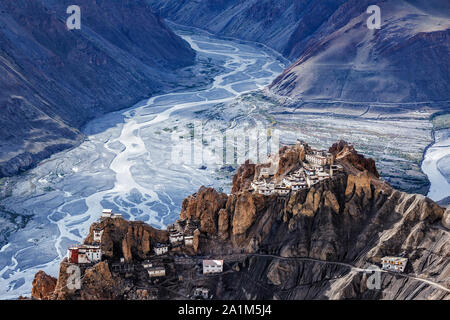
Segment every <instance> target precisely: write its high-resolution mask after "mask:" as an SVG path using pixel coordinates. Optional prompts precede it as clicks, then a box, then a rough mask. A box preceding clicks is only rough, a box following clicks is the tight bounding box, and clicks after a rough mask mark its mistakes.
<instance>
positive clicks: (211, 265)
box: [203, 260, 223, 274]
mask: <svg viewBox="0 0 450 320" xmlns="http://www.w3.org/2000/svg"><path fill="white" fill-rule="evenodd" d="M222 271H223V260H203V274H209V273H221V272H222Z"/></svg>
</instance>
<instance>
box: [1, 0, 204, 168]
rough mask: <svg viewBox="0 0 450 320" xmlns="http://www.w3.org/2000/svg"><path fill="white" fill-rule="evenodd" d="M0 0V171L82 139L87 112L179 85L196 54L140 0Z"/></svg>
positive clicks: (89, 115)
mask: <svg viewBox="0 0 450 320" xmlns="http://www.w3.org/2000/svg"><path fill="white" fill-rule="evenodd" d="M71 4H73V3H72V2H71V1H68V0H67V1H66V0H64V1H56V0H46V1H44V0H5V1H1V3H0V25H1V28H0V44H1V45H0V88H1V92H0V110H1V113H0V150H1V151H0V177H2V176H8V175H12V174H15V173H17V172H19V171H21V170H24V169H27V168H29V167H31V166H33V165H34V164H35V163H36V162H37V161H39V160H41V159H43V158H46V157H48V156H49V155H51V154H52V153H54V152H57V151H60V150H62V149H64V148H68V147H70V146H73V145H75V144H77V143H79V142H80V141H82V140H83V137H82V135H81V134H80V132H79V129H80V128H81V127H82V125H83V124H85V123H86V121H88V120H89V119H92V118H93V117H95V116H98V115H101V114H103V113H105V112H109V111H114V110H118V109H120V108H124V107H127V106H131V105H132V104H134V103H136V102H138V101H139V100H141V99H143V98H145V97H149V96H151V95H152V94H154V93H157V92H161V91H167V90H169V89H173V88H175V87H176V86H177V85H178V84H180V82H181V80H179V79H178V76H179V73H177V72H176V69H179V68H182V67H184V66H187V65H190V64H192V63H193V62H194V58H195V53H194V51H193V50H192V49H191V48H190V47H189V45H188V44H187V43H186V42H185V41H183V40H182V39H181V38H179V37H178V36H176V35H175V34H174V33H173V32H172V31H171V30H170V29H169V28H168V27H167V26H166V24H165V22H164V21H163V20H162V19H161V18H160V17H158V16H156V15H154V14H153V13H152V11H151V9H150V7H149V5H148V4H146V3H145V2H143V1H131V0H130V1H128V0H127V1H104V0H99V1H90V0H82V1H78V2H77V5H79V6H80V8H81V29H80V30H68V29H67V27H66V19H67V18H68V17H69V15H68V14H66V9H67V7H68V6H69V5H71Z"/></svg>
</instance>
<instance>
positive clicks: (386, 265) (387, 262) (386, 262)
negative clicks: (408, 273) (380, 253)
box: [381, 257, 408, 272]
mask: <svg viewBox="0 0 450 320" xmlns="http://www.w3.org/2000/svg"><path fill="white" fill-rule="evenodd" d="M407 263H408V259H407V258H402V257H383V258H381V266H382V269H383V270H389V271H396V272H403V271H405V268H406V264H407Z"/></svg>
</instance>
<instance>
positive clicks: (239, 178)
mask: <svg viewBox="0 0 450 320" xmlns="http://www.w3.org/2000/svg"><path fill="white" fill-rule="evenodd" d="M254 176H255V165H254V164H253V163H250V161H249V160H247V161H245V163H244V164H243V165H241V166H240V167H239V168H238V170H237V171H236V174H235V175H234V177H233V187H232V189H231V192H232V193H237V192H239V191H241V190H244V189H246V188H248V187H249V186H250V182H251V181H252V180H253V178H254Z"/></svg>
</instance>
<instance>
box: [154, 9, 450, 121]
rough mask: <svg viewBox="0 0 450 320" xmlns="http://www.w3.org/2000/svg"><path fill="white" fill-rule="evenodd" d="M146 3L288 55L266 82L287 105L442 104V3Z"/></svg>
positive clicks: (445, 89) (448, 20) (447, 96)
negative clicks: (375, 26)
mask: <svg viewBox="0 0 450 320" xmlns="http://www.w3.org/2000/svg"><path fill="white" fill-rule="evenodd" d="M149 2H150V3H151V4H152V6H153V7H154V8H155V10H159V11H158V12H160V13H161V14H162V15H163V16H165V17H167V18H168V19H170V20H172V21H174V22H177V23H180V24H185V25H190V26H194V27H199V28H203V29H207V30H209V31H210V32H213V33H215V34H218V35H224V36H231V37H236V38H239V39H245V40H252V41H258V42H262V43H264V44H266V45H268V46H270V47H272V48H274V49H275V50H278V51H279V52H281V53H282V54H283V55H284V56H285V57H287V58H290V59H292V60H296V61H295V62H294V63H293V64H292V65H291V66H290V67H289V68H288V69H286V70H285V71H284V72H283V74H282V75H280V76H279V77H278V78H277V79H276V80H275V81H274V82H273V83H272V85H271V86H270V89H271V92H270V94H274V95H275V97H277V98H279V99H278V100H279V101H281V102H283V103H284V102H286V101H287V102H288V103H290V104H292V105H293V106H294V107H300V108H302V107H305V108H307V109H308V110H310V108H319V109H320V108H323V107H324V104H326V105H327V106H329V107H331V108H332V109H333V110H336V113H344V114H347V113H348V112H349V111H348V109H350V110H351V111H350V113H353V114H363V113H364V112H365V111H367V114H372V111H373V114H375V115H378V114H379V113H386V112H388V113H392V112H397V113H402V112H405V111H408V110H412V111H413V112H414V111H417V110H426V109H430V108H431V109H433V110H442V109H448V108H450V78H449V74H450V62H449V59H448V57H449V55H450V38H449V36H450V6H449V4H448V1H446V0H433V1H427V0H400V1H396V0H383V1H369V0H363V1H360V0H342V1H323V0H320V1H319V0H318V1H315V0H313V1H306V0H305V1H292V0H284V1H273V0H263V1H260V0H246V1H235V0H229V1H226V0H225V1H224V0H221V1H206V0H204V1H193V0H183V1H172V0H169V1H166V0H164V1H163V0H149ZM375 4H376V5H378V6H379V7H380V8H381V19H382V27H381V29H380V30H369V29H368V28H367V25H366V21H367V19H368V18H369V16H370V15H369V14H367V13H366V10H367V8H368V7H369V6H370V5H375ZM286 98H287V99H286ZM370 103H373V105H370ZM339 109H342V110H339ZM355 110H356V111H357V113H355Z"/></svg>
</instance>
